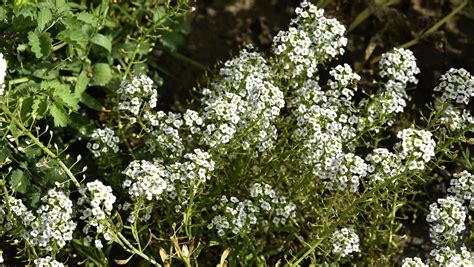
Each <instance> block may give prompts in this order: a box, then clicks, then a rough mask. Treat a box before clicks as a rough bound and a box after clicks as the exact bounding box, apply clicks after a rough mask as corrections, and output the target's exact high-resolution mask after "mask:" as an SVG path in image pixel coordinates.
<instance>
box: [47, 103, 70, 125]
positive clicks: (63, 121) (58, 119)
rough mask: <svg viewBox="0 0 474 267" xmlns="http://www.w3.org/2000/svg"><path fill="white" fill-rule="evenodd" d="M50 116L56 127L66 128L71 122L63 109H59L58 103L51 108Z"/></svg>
mask: <svg viewBox="0 0 474 267" xmlns="http://www.w3.org/2000/svg"><path fill="white" fill-rule="evenodd" d="M49 114H51V116H53V119H54V125H55V126H57V127H64V126H66V125H67V123H68V122H69V118H68V117H67V115H66V113H65V112H64V110H63V109H62V108H61V107H59V106H58V105H57V104H56V103H55V104H53V105H52V106H51V107H50V109H49Z"/></svg>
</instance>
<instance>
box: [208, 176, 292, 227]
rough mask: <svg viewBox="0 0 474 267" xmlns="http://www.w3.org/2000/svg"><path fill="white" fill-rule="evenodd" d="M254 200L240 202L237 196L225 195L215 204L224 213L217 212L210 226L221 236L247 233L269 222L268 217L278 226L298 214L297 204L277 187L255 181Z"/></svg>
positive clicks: (253, 187) (251, 189)
mask: <svg viewBox="0 0 474 267" xmlns="http://www.w3.org/2000/svg"><path fill="white" fill-rule="evenodd" d="M250 197H251V199H246V200H244V201H240V200H239V199H238V198H236V197H230V199H228V198H227V197H226V196H222V198H221V203H220V204H218V205H214V206H213V207H212V209H213V210H214V211H217V210H219V211H220V212H223V213H224V215H216V216H215V217H214V218H213V219H212V221H211V222H210V223H209V224H208V226H207V227H208V229H213V228H215V229H216V230H217V234H218V235H219V236H224V235H226V234H230V233H232V234H234V235H238V234H246V233H248V232H249V231H250V230H251V227H252V225H257V224H258V223H260V224H261V225H262V226H265V225H267V224H268V221H267V218H268V217H269V216H271V217H272V218H271V222H272V223H273V224H275V225H279V224H282V225H283V224H286V223H287V221H288V219H289V218H290V217H295V216H296V206H295V205H294V204H293V203H292V202H289V201H288V200H287V199H286V198H285V197H280V196H278V195H277V193H276V192H275V190H273V188H272V187H271V186H270V185H268V184H265V183H255V184H253V185H252V186H251V187H250Z"/></svg>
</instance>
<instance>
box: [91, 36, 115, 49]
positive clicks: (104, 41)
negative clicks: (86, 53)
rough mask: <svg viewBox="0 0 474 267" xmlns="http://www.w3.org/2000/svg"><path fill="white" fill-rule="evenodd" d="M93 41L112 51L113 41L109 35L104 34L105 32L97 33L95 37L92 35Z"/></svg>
mask: <svg viewBox="0 0 474 267" xmlns="http://www.w3.org/2000/svg"><path fill="white" fill-rule="evenodd" d="M91 42H92V43H93V44H96V45H98V46H100V47H102V48H104V49H105V50H107V52H109V53H110V52H112V42H111V40H110V38H108V37H107V36H105V35H103V34H100V33H98V34H96V35H94V37H92V39H91Z"/></svg>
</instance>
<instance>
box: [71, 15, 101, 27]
mask: <svg viewBox="0 0 474 267" xmlns="http://www.w3.org/2000/svg"><path fill="white" fill-rule="evenodd" d="M76 18H77V19H78V20H80V21H82V22H85V23H87V24H90V25H92V26H95V27H97V26H98V23H99V19H97V17H96V16H94V15H92V14H91V13H87V12H81V13H79V14H77V15H76Z"/></svg>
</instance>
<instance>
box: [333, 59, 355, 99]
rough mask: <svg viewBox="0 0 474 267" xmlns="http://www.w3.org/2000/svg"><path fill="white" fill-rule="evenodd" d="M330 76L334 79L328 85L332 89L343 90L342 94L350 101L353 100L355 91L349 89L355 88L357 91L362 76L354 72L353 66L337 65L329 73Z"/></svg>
mask: <svg viewBox="0 0 474 267" xmlns="http://www.w3.org/2000/svg"><path fill="white" fill-rule="evenodd" d="M329 75H331V77H332V78H333V79H334V80H330V81H329V83H328V85H329V87H330V88H331V89H333V90H336V89H342V94H343V95H345V96H346V97H347V98H348V99H351V98H352V97H353V96H354V91H353V90H351V89H349V88H351V87H354V88H355V89H357V86H356V85H357V82H358V81H360V76H359V74H357V73H355V72H353V70H352V68H351V66H349V65H348V64H344V65H337V66H336V67H334V68H333V69H332V70H331V71H329ZM336 92H338V91H336Z"/></svg>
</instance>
